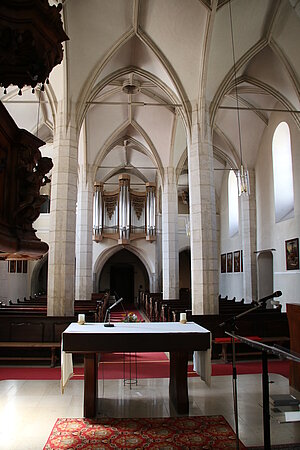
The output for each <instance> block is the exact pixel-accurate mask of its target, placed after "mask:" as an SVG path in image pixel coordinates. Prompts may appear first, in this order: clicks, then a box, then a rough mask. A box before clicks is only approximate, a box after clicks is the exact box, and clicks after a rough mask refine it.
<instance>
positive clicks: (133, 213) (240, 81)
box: [0, 0, 300, 450]
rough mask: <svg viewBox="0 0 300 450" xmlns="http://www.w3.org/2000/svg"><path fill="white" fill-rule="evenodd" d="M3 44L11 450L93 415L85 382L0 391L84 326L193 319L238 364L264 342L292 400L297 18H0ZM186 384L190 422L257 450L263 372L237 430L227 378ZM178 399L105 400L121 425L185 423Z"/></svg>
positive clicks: (96, 13) (261, 4) (276, 431)
mask: <svg viewBox="0 0 300 450" xmlns="http://www.w3.org/2000/svg"><path fill="white" fill-rule="evenodd" d="M0 36H1V39H0V40H1V45H0V63H1V64H0V66H1V67H0V117H1V121H0V193H1V196H0V286H1V288H0V344H1V346H0V393H1V397H2V399H4V401H3V403H2V404H0V417H1V421H0V423H2V425H0V438H1V441H2V442H3V443H4V448H5V449H10V450H12V449H20V448H22V449H27V448H28V449H33V450H35V449H39V448H42V445H44V444H45V442H46V440H47V437H48V435H49V434H50V432H51V429H52V427H53V424H54V422H55V420H56V419H57V418H58V417H82V415H83V412H82V403H83V402H84V401H85V400H84V399H83V397H84V394H83V392H82V386H83V381H84V380H83V378H80V379H76V378H73V379H72V380H70V381H69V383H68V384H67V386H66V388H65V394H64V395H61V394H60V388H59V380H54V379H50V378H49V379H47V380H45V379H43V380H42V379H22V378H17V379H11V378H10V379H9V378H5V377H4V375H3V377H1V370H3V369H4V368H7V367H11V366H12V367H13V363H16V362H17V367H19V368H20V367H21V368H22V367H28V365H29V363H31V365H32V361H34V357H36V359H37V357H39V359H41V358H43V357H44V355H47V357H48V359H49V358H50V360H51V366H52V368H53V370H54V369H55V367H54V366H55V365H56V366H57V365H58V366H59V364H60V348H61V347H60V346H61V337H62V332H63V331H64V330H65V329H66V328H67V327H68V326H69V325H70V324H72V322H74V321H75V322H76V321H77V318H79V315H82V314H83V315H84V318H85V320H86V321H87V322H93V323H95V325H97V326H98V325H99V323H100V324H103V322H104V323H105V322H106V320H107V317H109V319H110V316H111V315H112V317H113V313H115V315H117V314H118V313H120V314H121V316H120V317H122V318H121V319H119V320H121V321H125V319H124V317H125V318H126V319H128V321H131V318H130V317H129V315H128V313H129V312H130V311H133V312H134V313H136V315H134V317H135V319H134V320H137V321H139V320H141V321H142V322H143V323H144V322H145V324H148V325H149V327H151V326H154V324H156V323H157V322H163V323H164V322H168V323H169V322H178V323H179V324H180V321H185V320H187V325H189V324H190V323H195V324H197V325H198V326H199V327H203V328H204V329H206V330H208V331H209V332H210V336H211V345H210V352H211V361H216V360H220V359H222V361H223V363H225V364H227V365H230V361H231V359H230V357H231V354H230V353H231V351H232V348H231V346H230V342H229V341H228V339H230V338H228V336H227V337H226V334H225V331H228V329H229V332H233V331H236V332H237V334H240V335H241V336H244V337H246V338H249V339H250V338H251V337H252V338H253V337H254V338H255V339H254V341H256V344H254V350H255V345H256V346H257V347H258V349H259V350H260V352H261V347H260V345H265V346H271V347H272V348H273V349H275V350H273V354H272V356H270V358H277V359H278V358H279V359H285V358H286V357H285V356H283V353H280V352H281V351H282V349H284V350H286V352H288V355H291V354H293V355H294V359H293V358H292V359H290V360H289V359H288V361H289V372H288V374H287V376H286V377H283V376H282V375H280V374H279V373H271V372H270V373H269V389H270V393H271V394H272V393H273V394H286V393H289V394H292V395H293V396H295V397H296V398H298V399H299V400H300V393H299V392H300V363H299V361H300V360H299V358H300V356H299V355H300V335H299V330H300V299H299V297H298V295H299V291H300V268H299V237H300V232H299V230H300V177H299V176H297V173H298V168H299V171H300V114H299V113H300V57H299V42H300V0H184V1H183V0H85V1H83V0H39V1H38V0H18V1H11V0H3V1H2V2H1V5H0ZM298 195H299V198H298ZM120 299H122V300H120ZM118 301H119V303H118V308H117V307H116V308H112V309H111V314H110V307H112V306H113V305H114V303H116V302H118ZM123 313H124V314H123ZM240 314H241V318H237V316H238V315H240ZM163 323H162V324H161V325H162V326H165V327H166V326H167V325H166V324H163ZM220 324H225V326H220ZM129 339H130V338H129ZM145 339H146V338H145ZM147 339H149V337H148V338H147ZM226 339H227V340H226ZM231 342H232V341H231ZM257 342H258V343H257ZM261 343H262V344H261ZM38 344H39V345H38ZM274 346H275V347H274ZM37 347H38V349H37ZM121 347H122V346H121ZM122 348H123V347H122ZM124 348H126V345H125V347H124ZM138 348H142V347H138ZM146 348H147V346H146ZM149 348H150V347H149ZM159 348H160V349H161V347H160V346H159ZM199 349H200V348H198V347H197V346H196V347H195V348H194V349H193V350H199ZM276 349H277V350H276ZM280 349H281V350H280ZM172 350H174V349H172ZM172 350H170V352H171V353H172ZM184 350H186V348H185V349H184ZM201 350H202V348H201ZM254 350H253V347H251V346H249V345H247V343H243V342H242V343H241V342H239V345H236V351H237V356H238V357H240V358H241V359H243V358H244V360H248V359H250V360H253V359H254ZM256 350H257V348H256ZM125 351H126V350H125ZM142 351H143V350H142ZM146 351H148V350H146ZM166 351H168V349H166ZM276 352H277V353H276ZM290 352H291V353H290ZM297 358H298V362H297ZM61 359H62V358H61ZM171 359H172V357H170V361H171ZM26 360H27V362H26ZM82 361H83V360H81V359H80V357H78V364H79V366H80V365H81V363H82ZM177 363H178V361H177ZM84 364H86V359H84ZM182 364H185V362H184V363H182ZM100 365H101V364H100ZM51 370H52V369H51ZM99 370H100V369H99ZM171 371H172V370H171ZM213 375H214V373H213ZM233 381H235V380H233ZM187 382H188V387H189V410H188V412H187V415H190V416H209V415H214V414H218V415H223V416H224V417H225V419H226V420H227V422H228V423H229V424H230V426H231V427H232V429H233V430H236V422H237V417H236V415H238V418H239V423H240V436H239V437H240V440H241V442H242V443H243V444H244V445H245V448H252V447H254V446H262V445H263V441H264V438H265V439H267V438H266V435H264V433H265V428H266V424H265V423H264V424H263V422H262V415H263V410H264V407H263V405H262V402H263V400H262V397H261V396H262V389H263V387H262V385H261V373H248V374H244V375H241V376H238V389H239V403H238V408H239V409H238V412H237V411H236V410H235V408H234V404H233V403H234V399H232V375H229V374H223V375H221V376H212V377H211V384H210V385H209V386H208V384H207V383H205V382H203V381H202V380H201V379H200V378H199V377H188V381H187ZM97 384H98V381H97ZM234 384H235V383H233V385H234ZM170 389H171V388H170ZM168 390H169V385H168V379H167V378H155V377H151V378H149V379H139V380H138V383H137V384H136V386H134V387H133V388H132V389H131V385H130V389H129V390H128V389H127V386H124V385H123V380H122V379H121V380H109V379H105V377H103V379H102V380H99V387H98V391H99V392H100V391H102V394H103V393H104V392H105V395H104V396H105V397H106V398H107V399H109V400H111V401H112V404H113V405H111V404H110V403H109V402H108V403H107V404H106V403H104V404H105V405H106V407H107V409H106V412H105V414H106V415H107V416H109V415H111V416H114V417H168V416H172V415H175V416H178V415H180V412H178V411H179V410H177V412H176V411H175V412H174V411H173V410H172V408H171V407H169V404H168V398H169V397H168ZM249 393H251V395H250V397H251V398H249ZM139 397H140V400H141V403H139ZM233 397H234V395H233ZM113 400H114V401H113ZM298 403H299V402H298ZM16 406H17V408H16ZM39 410H40V414H39ZM28 412H29V413H30V416H28ZM12 417H15V420H16V423H18V426H19V428H20V429H22V430H23V431H24V436H26V444H25V446H22V436H21V435H14V432H13V429H12V428H11V425H8V419H10V420H11V418H12ZM31 419H32V421H31ZM299 420H300V419H299ZM33 426H34V429H33ZM25 430H26V431H25ZM33 430H35V431H33ZM33 436H34V437H33ZM269 440H270V439H269ZM271 441H272V444H274V445H275V444H277V445H287V444H288V443H289V444H290V445H293V446H291V447H282V448H300V432H299V422H298V423H297V421H291V422H288V423H282V422H280V424H279V425H278V423H277V422H276V419H274V417H273V416H272V415H271ZM23 442H25V441H23ZM29 442H31V444H30V443H29ZM297 443H298V445H299V447H296V444H297ZM45 448H46V447H45ZM48 448H52V447H48ZM55 448H56V447H55ZM196 448H202V447H201V446H200V447H196ZM209 448H210V447H209ZM211 448H217V447H211ZM232 448H235V447H234V446H233V447H232ZM241 448H242V447H241ZM258 448H262V447H258ZM265 448H270V447H268V444H267V446H265ZM278 448H279V447H278ZM280 448H281V447H280Z"/></svg>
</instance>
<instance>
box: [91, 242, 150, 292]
mask: <svg viewBox="0 0 300 450" xmlns="http://www.w3.org/2000/svg"><path fill="white" fill-rule="evenodd" d="M122 250H127V251H128V252H129V253H132V254H133V255H134V256H135V257H136V258H137V259H138V260H139V262H140V264H141V266H142V267H143V268H144V270H145V274H146V278H147V280H146V286H143V289H149V290H151V289H152V290H153V289H154V287H155V286H154V284H155V279H154V273H155V269H154V267H153V264H152V262H151V261H148V260H147V259H146V258H145V256H144V253H143V252H142V251H141V250H139V249H137V248H136V247H133V246H132V245H126V247H124V246H122V247H120V246H119V245H115V246H113V247H111V248H108V249H106V250H104V251H103V252H102V253H101V254H100V255H99V256H98V258H97V260H96V262H95V264H94V268H93V280H94V287H93V290H94V292H97V291H98V290H99V287H101V288H103V289H108V288H109V287H110V286H105V285H104V283H102V284H101V283H100V281H101V280H100V277H101V274H102V271H103V269H104V267H105V265H106V264H107V263H108V262H109V260H110V259H111V258H112V257H114V256H115V255H117V254H118V253H119V252H120V251H122ZM140 284H141V283H137V282H136V280H135V292H134V295H135V296H136V295H137V290H138V288H139V287H140Z"/></svg>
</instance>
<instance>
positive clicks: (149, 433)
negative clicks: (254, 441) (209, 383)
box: [44, 416, 246, 450]
mask: <svg viewBox="0 0 300 450" xmlns="http://www.w3.org/2000/svg"><path fill="white" fill-rule="evenodd" d="M104 448H105V449H118V448H122V449H125V448H126V449H135V450H138V449H144V448H147V449H153V450H154V449H156V450H159V449H165V450H171V449H173V450H176V449H181V450H182V449H203V450H204V449H206V450H209V449H213V450H217V449H226V450H230V449H235V448H236V439H235V434H234V432H233V430H232V428H231V427H230V425H229V424H228V423H227V422H226V420H225V419H224V417H223V416H210V417H208V416H207V417H167V418H154V419H109V418H102V419H98V420H90V419H58V420H57V421H56V423H55V425H54V427H53V430H52V432H51V434H50V436H49V438H48V441H47V443H46V445H45V447H44V450H55V449H59V450H64V449H72V450H76V449H80V450H82V449H86V450H87V449H88V450H96V449H104ZM240 449H241V450H244V449H246V447H244V445H243V444H242V443H241V442H240Z"/></svg>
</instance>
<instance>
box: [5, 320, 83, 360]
mask: <svg viewBox="0 0 300 450" xmlns="http://www.w3.org/2000/svg"><path fill="white" fill-rule="evenodd" d="M76 321H77V317H76V316H46V317H43V316H29V315H28V316H26V317H24V316H23V315H22V316H21V315H15V316H1V315H0V361H3V362H5V363H7V362H8V361H18V362H24V361H31V362H34V361H47V360H50V366H51V367H55V365H56V363H57V361H58V360H59V359H60V347H61V334H62V332H63V331H64V330H65V329H66V328H67V327H68V326H69V325H70V323H72V322H76Z"/></svg>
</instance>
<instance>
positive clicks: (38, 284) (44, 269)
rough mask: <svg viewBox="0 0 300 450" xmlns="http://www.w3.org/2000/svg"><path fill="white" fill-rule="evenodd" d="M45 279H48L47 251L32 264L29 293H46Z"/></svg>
mask: <svg viewBox="0 0 300 450" xmlns="http://www.w3.org/2000/svg"><path fill="white" fill-rule="evenodd" d="M47 280H48V253H47V254H46V255H45V256H44V257H43V258H42V259H40V260H39V261H38V262H37V263H36V264H35V266H34V269H33V271H32V275H31V286H30V292H31V295H32V296H33V295H35V294H40V293H42V294H47Z"/></svg>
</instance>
